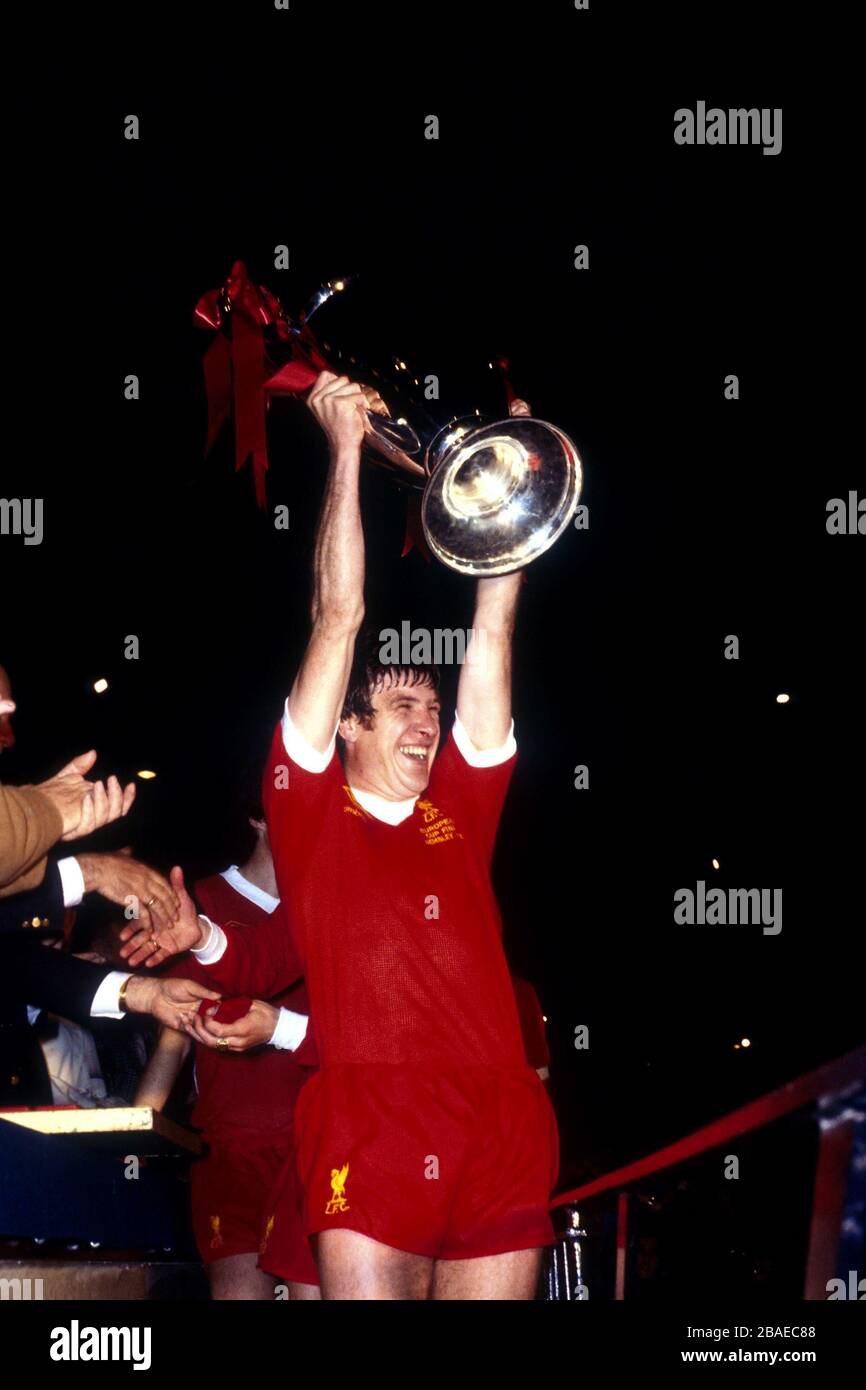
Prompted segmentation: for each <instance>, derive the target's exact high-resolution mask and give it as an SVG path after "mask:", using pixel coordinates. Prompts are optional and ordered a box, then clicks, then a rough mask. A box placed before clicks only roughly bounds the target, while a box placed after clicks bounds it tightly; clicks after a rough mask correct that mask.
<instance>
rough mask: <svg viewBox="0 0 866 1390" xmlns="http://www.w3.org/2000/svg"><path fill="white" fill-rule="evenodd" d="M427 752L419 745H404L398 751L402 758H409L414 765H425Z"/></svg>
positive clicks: (426, 749)
mask: <svg viewBox="0 0 866 1390" xmlns="http://www.w3.org/2000/svg"><path fill="white" fill-rule="evenodd" d="M429 751H430V750H429V748H424V747H423V746H422V745H421V744H420V743H404V744H402V745H401V747H400V749H399V752H401V753H402V754H403V756H404V758H411V759H412V762H414V763H426V761H427V754H428V753H429Z"/></svg>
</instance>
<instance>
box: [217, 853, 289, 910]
mask: <svg viewBox="0 0 866 1390" xmlns="http://www.w3.org/2000/svg"><path fill="white" fill-rule="evenodd" d="M220 878H224V879H225V881H226V883H228V884H229V885H230V887H232V888H234V890H235V892H236V893H240V895H241V897H242V898H246V900H247V902H250V903H255V905H256V907H260V908H262V910H263V911H264V912H268V913H270V912H275V911H276V909H277V908H278V907H279V905H280V900H279V898H275V897H274V895H273V893H266V892H265V890H264V888H259V886H258V884H256V883H250V881H249V879H248V878H244V876H243V874H242V873H241V871H240V869H239V868H238V866H237V864H232V865H231V866H230V867H229V868H228V869H223V871H222V873H221V874H220Z"/></svg>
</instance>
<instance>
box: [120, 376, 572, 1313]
mask: <svg viewBox="0 0 866 1390" xmlns="http://www.w3.org/2000/svg"><path fill="white" fill-rule="evenodd" d="M367 404H368V400H367V397H366V396H365V394H364V392H362V390H361V388H359V387H356V386H354V385H352V384H351V383H350V382H348V380H347V379H346V378H344V377H334V376H333V375H332V374H330V373H322V375H321V376H320V377H319V379H318V381H317V383H316V385H315V387H314V388H313V391H312V393H311V396H310V405H311V408H312V410H313V412H314V413H315V414H316V416H317V418H318V419H319V420H320V422H321V424H322V426H323V428H324V429H325V432H326V434H327V436H328V438H329V441H330V445H331V467H330V471H329V475H328V483H327V487H326V493H325V500H324V507H323V512H322V519H321V522H320V527H319V534H318V537H317V544H316V552H315V592H314V599H313V629H312V634H311V637H310V641H309V643H308V646H307V650H306V652H305V655H304V658H303V661H302V663H301V668H300V670H299V672H298V676H297V678H296V680H295V683H294V686H293V687H292V691H291V694H290V696H289V698H288V700H287V702H286V708H285V711H284V715H283V719H282V721H281V724H280V726H279V727H278V729H277V731H276V734H275V737H274V743H273V747H272V753H271V760H270V765H269V768H268V770H267V772H266V775H265V781H264V800H265V812H266V816H267V819H268V826H269V832H270V836H271V843H272V845H273V846H274V859H275V865H276V872H277V881H278V884H279V887H280V892H281V896H282V899H283V901H284V904H285V906H286V911H287V915H288V920H289V923H290V925H291V929H292V935H293V938H294V941H295V944H296V946H297V949H298V952H299V954H300V956H301V960H302V964H303V967H304V973H305V978H306V982H307V987H308V989H309V993H310V1000H311V1005H312V1017H313V1019H314V1021H315V1033H316V1041H317V1044H318V1048H319V1052H320V1057H321V1070H320V1071H319V1072H318V1073H317V1074H316V1075H315V1076H314V1077H313V1079H312V1080H311V1081H310V1083H309V1084H308V1085H307V1086H306V1087H305V1088H304V1090H303V1092H302V1093H301V1096H300V1099H299V1102H298V1106H297V1110H296V1114H295V1129H296V1142H297V1153H298V1171H299V1174H300V1177H301V1181H302V1185H303V1189H304V1210H305V1225H306V1229H307V1231H308V1233H309V1234H310V1235H311V1236H315V1237H317V1242H316V1250H317V1258H318V1263H319V1272H320V1276H321V1279H322V1294H323V1297H325V1298H338V1299H339V1298H371V1299H392V1298H439V1299H465V1298H483V1299H496V1298H506V1299H520V1298H532V1297H533V1295H534V1291H535V1286H536V1282H537V1277H538V1269H539V1264H540V1258H541V1247H542V1246H544V1245H546V1244H550V1243H552V1241H553V1231H552V1227H551V1223H550V1219H549V1216H548V1211H547V1199H548V1196H549V1192H550V1189H551V1187H552V1186H553V1183H554V1181H555V1179H556V1172H557V1165H558V1145H557V1136H556V1125H555V1120H554V1117H553V1112H552V1109H551V1106H550V1102H549V1101H548V1098H547V1095H546V1093H545V1091H544V1087H543V1084H542V1082H541V1081H540V1080H539V1078H538V1076H537V1075H536V1073H535V1071H534V1070H533V1069H532V1068H531V1067H530V1066H529V1065H528V1064H527V1061H526V1056H525V1052H524V1048H523V1043H522V1039H521V1033H520V1024H519V1021H518V1015H517V1008H516V1004H515V998H514V994H513V991H512V986H511V980H510V976H509V972H508V967H507V965H506V962H505V956H504V953H503V950H502V944H501V923H500V918H499V913H498V909H497V907H496V902H495V899H494V896H493V892H492V888H491V884H490V861H491V856H492V852H493V846H494V841H495V837H496V831H497V826H498V821H499V815H500V811H501V807H502V803H503V800H504V797H505V793H506V790H507V786H508V782H509V780H510V776H511V772H512V768H513V764H514V757H515V749H516V745H515V743H514V738H513V726H512V719H511V694H510V687H511V679H510V667H511V637H512V631H513V626H514V618H515V612H516V607H517V596H518V590H519V586H520V576H519V575H514V574H511V575H504V576H501V577H497V578H491V579H484V580H480V581H479V582H478V588H477V598H476V605H475V615H474V619H473V625H472V632H473V635H472V638H471V641H470V643H469V647H468V650H467V654H466V656H467V659H466V662H465V664H464V665H463V666H462V668H461V673H460V681H459V687H458V696H457V716H456V719H455V722H454V727H453V730H452V732H451V733H450V735H449V736H448V738H447V740H446V742H445V746H444V748H443V750H442V753H441V755H440V757H439V759H438V760H437V761H434V759H436V753H437V750H438V747H439V741H440V727H439V711H440V705H439V697H438V689H437V686H438V678H437V677H436V676H435V674H434V673H432V672H431V671H430V670H429V669H423V668H418V667H411V668H406V667H396V666H392V665H390V664H387V663H386V664H380V663H379V662H378V661H377V660H376V659H369V658H368V659H363V658H364V657H365V654H364V653H360V654H359V655H360V657H361V658H362V659H361V660H360V661H355V662H354V671H353V658H355V643H356V637H357V635H358V632H359V630H360V626H361V621H362V616H363V580H364V543H363V534H362V530H361V520H360V510H359V503H358V472H359V465H360V446H361V441H362V439H363V434H364V427H365V419H366V407H367ZM512 410H513V413H515V414H523V413H528V407H527V406H526V405H525V404H524V403H522V402H515V403H514V405H513V407H512ZM350 676H351V677H352V679H351V681H350ZM337 732H339V734H340V737H341V739H342V746H343V760H342V762H341V760H340V758H339V757H338V756H337V753H336V747H335V735H336V733H337ZM173 881H174V886H175V889H176V891H178V892H179V894H181V893H182V891H183V885H182V881H179V877H178V876H175V877H174V879H173ZM130 934H131V933H130ZM187 947H192V948H193V949H194V950H195V951H196V952H197V954H198V955H199V958H200V960H201V961H202V963H204V964H206V965H207V966H208V969H209V978H210V979H212V980H213V981H214V983H215V985H218V986H219V987H220V988H222V989H224V990H233V991H235V992H239V993H244V994H250V993H262V992H267V991H268V990H269V989H270V988H271V987H272V986H274V985H276V983H277V982H278V981H282V980H284V978H285V960H284V956H285V951H286V945H285V940H284V938H281V937H280V936H279V934H278V933H275V932H274V931H272V930H268V931H267V933H263V932H262V931H260V930H257V931H255V932H247V931H245V930H244V929H243V928H242V927H225V928H224V929H221V928H219V927H218V926H215V925H214V924H212V923H208V922H205V921H203V920H202V919H196V918H195V916H194V915H193V913H192V912H191V910H189V908H188V903H187V902H186V901H185V902H184V908H183V910H182V912H181V915H180V918H179V919H178V922H177V924H176V925H175V926H174V927H172V928H170V929H168V930H163V931H161V932H160V934H159V939H158V940H157V941H154V942H147V941H145V940H144V933H137V934H136V935H135V936H134V937H133V939H132V941H131V943H130V947H129V948H127V949H128V953H129V954H130V959H131V960H132V961H133V962H135V961H136V960H142V959H146V957H147V955H148V953H149V952H150V953H152V959H153V960H154V961H155V962H158V961H159V960H161V959H164V958H165V956H166V955H168V954H170V953H171V952H173V951H176V950H180V949H186V948H187ZM133 952H134V953H133ZM195 1028H196V1029H197V1030H199V1031H198V1032H197V1036H201V1033H202V1032H203V1030H202V1025H201V1024H198V1023H197V1024H195ZM207 1031H208V1032H209V1033H210V1034H211V1035H212V1037H213V1038H218V1037H224V1038H225V1037H231V1026H230V1025H227V1026H226V1027H225V1028H224V1029H222V1030H221V1029H220V1027H219V1025H216V1024H214V1023H212V1022H211V1023H210V1024H208V1025H207ZM204 1036H207V1033H205V1034H204Z"/></svg>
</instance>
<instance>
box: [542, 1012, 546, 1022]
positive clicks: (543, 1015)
mask: <svg viewBox="0 0 866 1390" xmlns="http://www.w3.org/2000/svg"><path fill="white" fill-rule="evenodd" d="M541 1017H542V1018H543V1020H544V1022H545V1023H546V1022H547V1014H542V1015H541Z"/></svg>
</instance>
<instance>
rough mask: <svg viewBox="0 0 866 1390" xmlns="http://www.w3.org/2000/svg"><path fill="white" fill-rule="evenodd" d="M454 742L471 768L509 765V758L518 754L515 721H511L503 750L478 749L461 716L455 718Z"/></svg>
mask: <svg viewBox="0 0 866 1390" xmlns="http://www.w3.org/2000/svg"><path fill="white" fill-rule="evenodd" d="M454 742H455V743H456V744H457V748H458V751H459V752H460V754H461V755H462V757H463V761H464V762H467V763H468V764H469V766H470V767H498V766H499V764H500V763H507V762H508V759H509V758H513V757H514V754H515V753H516V752H517V743H516V741H515V738H514V720H513V719H512V721H511V728H510V729H509V730H508V737H507V739H506V740H505V742H504V743H503V745H502V747H501V748H476V747H475V744H474V743H473V742H472V740H471V738H470V737H469V735H468V734H467V732H466V729H465V727H464V726H463V724H461V722H460V719H459V716H458V715H456V714H455V716H454Z"/></svg>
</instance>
